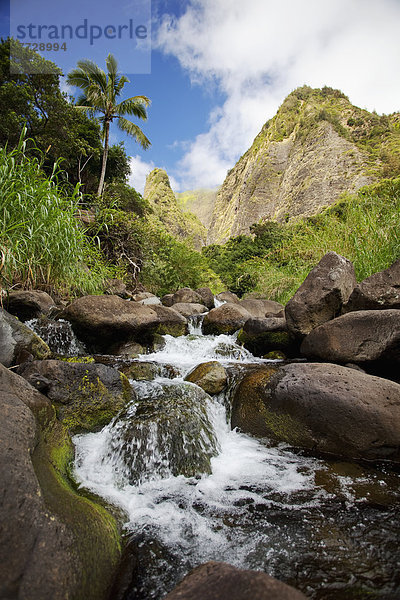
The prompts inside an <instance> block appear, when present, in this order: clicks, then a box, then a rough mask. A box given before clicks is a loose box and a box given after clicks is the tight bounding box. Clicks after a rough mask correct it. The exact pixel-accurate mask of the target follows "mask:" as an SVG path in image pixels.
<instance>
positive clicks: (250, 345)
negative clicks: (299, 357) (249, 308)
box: [238, 317, 298, 356]
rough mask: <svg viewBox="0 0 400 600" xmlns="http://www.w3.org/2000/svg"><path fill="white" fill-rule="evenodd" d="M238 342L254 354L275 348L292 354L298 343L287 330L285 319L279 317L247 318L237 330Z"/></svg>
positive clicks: (260, 353) (260, 354) (261, 353)
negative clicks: (238, 330) (241, 327)
mask: <svg viewBox="0 0 400 600" xmlns="http://www.w3.org/2000/svg"><path fill="white" fill-rule="evenodd" d="M238 342H239V343H240V344H243V346H244V347H245V348H247V350H249V351H250V352H251V353H252V354H255V355H256V356H263V355H264V354H266V353H268V352H272V351H275V350H280V351H282V352H284V353H285V354H286V355H287V356H294V355H295V354H296V351H297V350H298V344H297V343H296V342H295V340H294V338H293V336H292V335H290V333H289V331H288V328H287V325H286V319H285V318H280V317H269V318H251V319H248V320H247V321H246V323H245V324H244V326H243V329H241V331H240V332H239V335H238Z"/></svg>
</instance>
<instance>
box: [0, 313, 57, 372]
mask: <svg viewBox="0 0 400 600" xmlns="http://www.w3.org/2000/svg"><path fill="white" fill-rule="evenodd" d="M49 356H50V348H49V347H48V345H47V344H46V343H45V342H44V341H43V340H42V339H41V338H40V337H39V336H37V335H36V333H34V332H33V331H32V329H30V328H29V327H27V326H26V325H25V324H24V323H21V322H20V321H19V320H18V319H17V318H16V317H14V316H13V315H10V314H9V313H8V312H7V311H5V310H4V309H3V308H0V363H1V364H2V365H4V366H5V367H11V366H12V365H16V364H19V363H20V362H23V361H24V360H27V359H28V358H32V357H33V358H40V359H42V358H47V357H49Z"/></svg>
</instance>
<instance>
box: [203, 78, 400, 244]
mask: <svg viewBox="0 0 400 600" xmlns="http://www.w3.org/2000/svg"><path fill="white" fill-rule="evenodd" d="M399 123H400V115H399V114H398V113H394V114H393V115H390V116H385V115H383V116H378V115H377V114H375V113H369V112H368V111H366V110H363V109H360V108H357V107H356V106H353V105H352V104H351V103H350V101H349V99H348V98H347V96H345V95H344V94H343V93H342V92H341V91H339V90H334V89H332V88H329V87H324V88H322V89H312V88H310V87H308V86H303V87H301V88H298V89H296V90H295V91H293V92H292V93H291V94H289V96H288V97H287V98H286V99H285V100H284V102H283V103H282V105H281V106H280V108H279V110H278V112H277V114H276V115H275V116H274V117H273V118H272V119H270V120H269V121H267V122H266V123H265V125H264V126H263V128H262V129H261V131H260V133H259V134H258V135H257V137H256V138H255V140H254V142H253V144H252V146H251V147H250V148H249V150H247V152H246V153H245V154H244V155H243V156H242V157H241V158H240V159H239V161H238V162H237V163H236V165H235V167H234V168H233V169H231V170H230V171H229V172H228V174H227V177H226V179H225V181H224V183H223V185H222V186H221V188H220V190H219V192H218V195H217V200H216V203H215V207H214V212H213V216H212V220H211V225H210V230H209V234H208V243H222V242H224V241H226V240H227V239H228V238H229V237H232V236H235V235H239V234H248V233H249V228H250V226H251V225H252V224H254V223H256V222H258V221H260V220H276V221H287V220H292V219H295V218H298V217H300V216H310V215H313V214H316V213H317V212H319V211H320V210H321V209H322V208H324V207H326V206H329V205H330V204H333V203H334V202H335V201H337V200H338V198H339V196H340V195H341V194H342V193H344V192H355V191H357V190H358V189H359V188H360V187H362V186H364V185H367V184H369V183H372V182H373V181H374V180H375V179H378V178H380V177H382V176H390V175H391V174H392V173H391V172H390V170H391V169H392V168H393V165H394V162H395V161H393V157H394V156H395V154H396V153H398V152H400V141H399V136H398V129H399ZM377 149H379V152H377V151H376V150H377ZM394 166H395V165H394Z"/></svg>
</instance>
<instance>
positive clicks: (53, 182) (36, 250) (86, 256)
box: [0, 136, 114, 292]
mask: <svg viewBox="0 0 400 600" xmlns="http://www.w3.org/2000/svg"><path fill="white" fill-rule="evenodd" d="M26 144H27V142H26V141H24V139H23V137H22V136H21V139H20V141H19V143H18V146H17V147H16V148H14V150H11V151H10V152H7V150H6V149H5V148H0V214H1V230H0V249H1V252H2V256H3V260H4V265H3V269H2V273H1V274H2V278H3V279H4V280H5V281H6V283H7V282H8V283H9V284H11V283H20V284H21V285H22V286H23V287H36V288H39V287H42V288H43V287H50V286H53V287H56V288H58V289H59V290H61V291H62V290H63V291H64V292H68V291H71V290H75V291H76V292H96V291H98V290H100V289H101V286H102V282H103V280H104V278H105V277H107V276H112V275H113V273H114V270H113V269H111V268H110V267H107V266H106V265H105V263H104V260H102V257H101V255H100V253H99V252H98V250H97V249H96V247H95V245H94V244H93V243H90V241H89V240H88V239H87V238H86V237H85V234H84V231H83V229H82V228H80V226H79V225H78V222H77V221H76V219H75V216H74V214H75V211H76V208H77V204H78V201H79V189H78V186H76V187H75V189H74V191H73V193H72V195H67V194H65V192H64V190H63V188H62V186H60V184H59V183H58V176H59V174H60V169H59V166H58V164H57V163H56V164H55V165H54V169H53V173H52V174H51V175H50V176H46V175H45V174H44V173H43V171H42V169H41V166H42V164H41V162H40V161H39V160H38V159H37V158H36V157H29V156H28V153H27V150H26ZM89 269H90V270H89Z"/></svg>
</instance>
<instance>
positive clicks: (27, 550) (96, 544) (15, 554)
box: [0, 365, 120, 600]
mask: <svg viewBox="0 0 400 600" xmlns="http://www.w3.org/2000/svg"><path fill="white" fill-rule="evenodd" d="M72 459H73V447H72V443H71V440H70V438H69V436H68V434H67V432H66V430H65V428H64V427H63V426H62V424H61V423H60V422H59V421H58V420H57V419H56V417H55V411H54V408H53V407H52V405H51V403H50V401H49V400H48V399H47V398H46V397H45V396H43V395H42V394H40V393H39V392H38V391H37V390H35V389H34V388H33V387H32V386H30V385H29V383H28V382H26V381H25V380H24V379H23V378H22V377H19V376H18V375H16V374H14V373H12V372H10V371H8V370H7V369H5V368H4V367H3V366H1V365H0V480H1V482H2V490H3V491H2V499H1V503H0V513H1V514H0V519H1V523H2V527H1V528H0V561H1V575H0V597H1V598H10V599H11V598H19V599H20V600H65V598H69V599H70V600H106V599H107V598H108V595H109V590H110V586H111V583H112V579H113V575H114V572H115V570H116V567H117V565H118V561H119V556H120V537H119V532H118V529H117V525H116V522H115V520H114V518H113V517H112V516H111V515H110V514H109V513H108V512H107V510H106V509H105V508H104V507H103V506H101V505H99V504H96V503H94V502H93V501H92V500H89V499H88V498H85V497H83V496H81V495H79V494H78V493H77V492H76V489H75V486H74V485H73V484H72V483H71V480H70V477H69V471H70V465H71V461H72Z"/></svg>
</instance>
